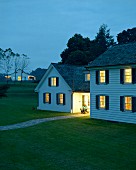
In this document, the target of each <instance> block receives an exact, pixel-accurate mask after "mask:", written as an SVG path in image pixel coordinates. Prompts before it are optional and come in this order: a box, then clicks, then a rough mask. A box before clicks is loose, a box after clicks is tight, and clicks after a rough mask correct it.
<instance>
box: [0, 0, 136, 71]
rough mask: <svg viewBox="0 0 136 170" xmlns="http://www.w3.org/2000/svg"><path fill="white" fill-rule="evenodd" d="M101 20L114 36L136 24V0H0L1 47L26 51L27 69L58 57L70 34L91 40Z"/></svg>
mask: <svg viewBox="0 0 136 170" xmlns="http://www.w3.org/2000/svg"><path fill="white" fill-rule="evenodd" d="M102 24H107V25H108V28H109V29H110V30H111V35H113V36H114V38H115V39H116V35H117V34H118V33H120V32H122V31H123V30H126V29H128V28H133V27H136V0H0V48H2V49H4V50H5V49H6V48H11V49H12V50H13V52H15V53H19V54H22V53H24V54H27V55H28V57H30V58H31V60H30V61H31V64H30V67H29V70H32V69H33V70H34V69H36V68H38V67H40V68H47V67H48V66H49V64H50V63H51V62H59V61H61V58H60V54H61V52H62V51H63V50H64V49H65V48H66V44H67V42H68V39H69V38H71V37H72V36H73V35H74V34H75V33H79V34H81V35H82V36H83V37H89V38H90V39H91V40H92V39H94V37H95V36H96V34H97V32H98V30H99V27H100V25H102Z"/></svg>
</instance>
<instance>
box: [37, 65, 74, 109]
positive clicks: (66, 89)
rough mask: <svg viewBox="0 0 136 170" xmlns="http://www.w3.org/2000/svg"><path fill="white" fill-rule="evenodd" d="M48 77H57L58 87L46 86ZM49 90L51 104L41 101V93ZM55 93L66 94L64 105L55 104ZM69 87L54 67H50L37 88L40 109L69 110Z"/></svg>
mask: <svg viewBox="0 0 136 170" xmlns="http://www.w3.org/2000/svg"><path fill="white" fill-rule="evenodd" d="M49 77H59V86H58V87H50V86H48V78H49ZM45 92H49V93H51V104H48V103H43V93H45ZM57 93H65V95H66V104H65V105H57V104H56V94H57ZM71 94H72V92H71V89H70V87H69V86H68V85H67V83H66V82H65V81H64V79H63V78H62V77H61V76H60V74H59V73H58V72H57V71H56V69H54V68H52V69H51V71H50V73H49V74H48V76H47V77H46V79H45V81H44V82H43V84H42V86H41V87H40V89H39V106H38V109H40V110H50V111H58V112H71Z"/></svg>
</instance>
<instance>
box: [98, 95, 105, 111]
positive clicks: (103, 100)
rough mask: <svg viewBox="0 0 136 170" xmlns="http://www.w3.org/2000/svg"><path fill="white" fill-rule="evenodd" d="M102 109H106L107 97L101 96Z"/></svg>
mask: <svg viewBox="0 0 136 170" xmlns="http://www.w3.org/2000/svg"><path fill="white" fill-rule="evenodd" d="M99 106H100V108H101V109H105V96H100V105H99Z"/></svg>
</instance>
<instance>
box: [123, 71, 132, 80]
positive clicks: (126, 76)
mask: <svg viewBox="0 0 136 170" xmlns="http://www.w3.org/2000/svg"><path fill="white" fill-rule="evenodd" d="M124 83H132V69H131V68H127V69H124Z"/></svg>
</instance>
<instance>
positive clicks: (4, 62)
mask: <svg viewBox="0 0 136 170" xmlns="http://www.w3.org/2000/svg"><path fill="white" fill-rule="evenodd" d="M28 65H29V57H28V56H27V55H25V54H18V53H14V52H13V51H12V50H11V49H10V48H8V49H6V50H3V49H1V48H0V70H2V72H3V71H4V74H5V75H6V78H7V81H8V77H9V74H10V73H11V72H13V73H14V74H15V81H16V80H17V77H16V74H17V72H18V70H21V81H22V74H23V72H24V71H25V69H26V68H27V67H28Z"/></svg>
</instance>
